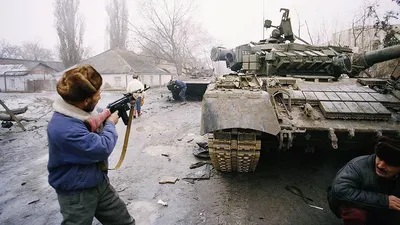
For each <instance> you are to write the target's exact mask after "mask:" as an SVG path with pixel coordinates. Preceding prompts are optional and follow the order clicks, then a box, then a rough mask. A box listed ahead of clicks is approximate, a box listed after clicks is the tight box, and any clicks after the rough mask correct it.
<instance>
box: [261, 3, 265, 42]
mask: <svg viewBox="0 0 400 225" xmlns="http://www.w3.org/2000/svg"><path fill="white" fill-rule="evenodd" d="M262 3H263V4H262V14H263V15H262V18H263V24H264V21H265V17H264V16H265V15H264V10H265V6H264V5H265V0H262ZM262 31H263V32H262V33H263V40H264V39H265V37H264V36H265V35H264V34H265V27H264V26H262Z"/></svg>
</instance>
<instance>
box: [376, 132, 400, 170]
mask: <svg viewBox="0 0 400 225" xmlns="http://www.w3.org/2000/svg"><path fill="white" fill-rule="evenodd" d="M375 152H376V155H377V156H378V157H379V158H380V159H381V160H383V161H385V162H386V163H387V164H388V165H390V166H400V140H398V139H392V138H389V137H380V138H379V140H378V144H376V146H375Z"/></svg>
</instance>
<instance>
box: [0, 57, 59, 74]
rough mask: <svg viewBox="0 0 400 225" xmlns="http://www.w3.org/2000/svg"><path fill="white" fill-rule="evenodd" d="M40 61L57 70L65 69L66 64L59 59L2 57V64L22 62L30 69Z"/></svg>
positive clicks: (0, 59) (0, 60) (0, 61)
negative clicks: (58, 60) (41, 59)
mask: <svg viewBox="0 0 400 225" xmlns="http://www.w3.org/2000/svg"><path fill="white" fill-rule="evenodd" d="M40 63H41V64H43V65H46V66H48V67H50V68H52V69H54V70H56V71H62V70H64V69H65V66H64V64H63V63H62V62H57V61H40V60H25V59H8V58H0V65H10V64H22V65H25V66H26V67H27V68H28V69H29V70H30V69H32V68H34V67H36V66H37V65H38V64H40Z"/></svg>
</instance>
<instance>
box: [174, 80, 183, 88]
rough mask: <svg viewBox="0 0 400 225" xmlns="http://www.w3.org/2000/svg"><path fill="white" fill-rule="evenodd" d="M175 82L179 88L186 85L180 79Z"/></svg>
mask: <svg viewBox="0 0 400 225" xmlns="http://www.w3.org/2000/svg"><path fill="white" fill-rule="evenodd" d="M175 84H176V85H177V86H178V87H179V89H182V88H184V87H186V83H185V82H183V81H181V80H175Z"/></svg>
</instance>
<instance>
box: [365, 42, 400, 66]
mask: <svg viewBox="0 0 400 225" xmlns="http://www.w3.org/2000/svg"><path fill="white" fill-rule="evenodd" d="M363 58H364V62H365V64H366V66H368V67H370V66H372V65H374V64H376V63H379V62H384V61H387V60H391V59H395V58H400V45H395V46H391V47H387V48H384V49H379V50H374V51H369V52H365V53H364V55H363Z"/></svg>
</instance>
